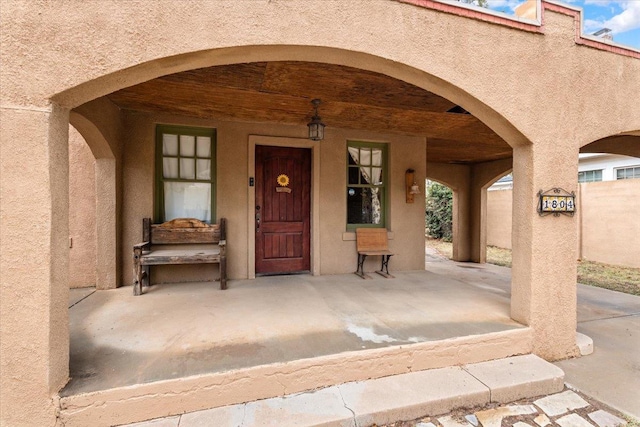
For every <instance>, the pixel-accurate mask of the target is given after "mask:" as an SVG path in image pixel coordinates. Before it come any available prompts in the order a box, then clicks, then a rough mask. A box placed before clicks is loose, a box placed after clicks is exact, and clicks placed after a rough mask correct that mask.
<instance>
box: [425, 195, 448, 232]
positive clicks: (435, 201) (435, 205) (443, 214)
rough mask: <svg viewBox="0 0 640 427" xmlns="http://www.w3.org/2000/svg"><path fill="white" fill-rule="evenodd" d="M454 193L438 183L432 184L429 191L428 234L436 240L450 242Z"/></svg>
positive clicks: (426, 217)
mask: <svg viewBox="0 0 640 427" xmlns="http://www.w3.org/2000/svg"><path fill="white" fill-rule="evenodd" d="M452 210H453V192H452V191H451V189H449V187H446V186H444V185H442V184H438V183H437V182H432V183H430V184H429V186H428V190H427V210H426V215H425V225H426V229H427V234H428V235H429V236H431V237H433V238H435V239H442V240H444V241H446V242H450V241H451V239H452V238H453V234H452V233H453V231H452V218H453V216H452Z"/></svg>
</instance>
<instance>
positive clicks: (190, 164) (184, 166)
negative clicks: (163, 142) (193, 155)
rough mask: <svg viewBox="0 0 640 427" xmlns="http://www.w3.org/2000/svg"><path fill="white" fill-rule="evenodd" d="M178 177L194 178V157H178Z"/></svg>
mask: <svg viewBox="0 0 640 427" xmlns="http://www.w3.org/2000/svg"><path fill="white" fill-rule="evenodd" d="M180 178H182V179H195V178H196V162H195V159H180Z"/></svg>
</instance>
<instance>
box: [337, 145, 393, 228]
mask: <svg viewBox="0 0 640 427" xmlns="http://www.w3.org/2000/svg"><path fill="white" fill-rule="evenodd" d="M386 165H387V145H386V144H381V143H369V142H352V141H350V142H348V144H347V229H355V228H357V227H381V228H382V227H385V222H386V205H387V201H386V197H387V166H386Z"/></svg>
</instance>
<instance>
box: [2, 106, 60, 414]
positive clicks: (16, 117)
mask: <svg viewBox="0 0 640 427" xmlns="http://www.w3.org/2000/svg"><path fill="white" fill-rule="evenodd" d="M0 120H1V121H2V125H3V129H2V133H1V134H0V150H1V155H0V177H1V181H0V197H1V199H2V203H1V204H0V254H1V257H0V272H1V278H0V290H1V297H0V323H1V324H2V328H0V340H1V341H2V346H1V347H0V370H1V371H2V375H1V376H0V414H1V415H0V424H1V425H7V426H9V425H11V426H14V425H15V426H18V425H20V426H29V425H38V426H42V425H54V424H55V420H56V405H55V403H54V400H53V396H54V395H55V394H56V393H57V392H58V390H59V389H60V388H62V387H63V386H64V384H65V383H66V382H67V380H68V376H69V326H68V325H69V319H68V309H67V305H68V298H69V285H68V265H69V244H68V239H69V187H68V185H69V184H68V181H69V161H68V142H67V141H68V130H69V120H68V111H67V110H65V109H62V108H59V107H57V106H51V107H50V108H47V109H41V108H37V107H31V106H24V107H20V106H11V107H2V108H1V109H0Z"/></svg>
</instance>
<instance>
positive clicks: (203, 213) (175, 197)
mask: <svg viewBox="0 0 640 427" xmlns="http://www.w3.org/2000/svg"><path fill="white" fill-rule="evenodd" d="M164 218H165V221H170V220H172V219H175V218H197V219H199V220H201V221H204V222H211V184H209V183H206V184H205V183H198V182H165V183H164Z"/></svg>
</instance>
